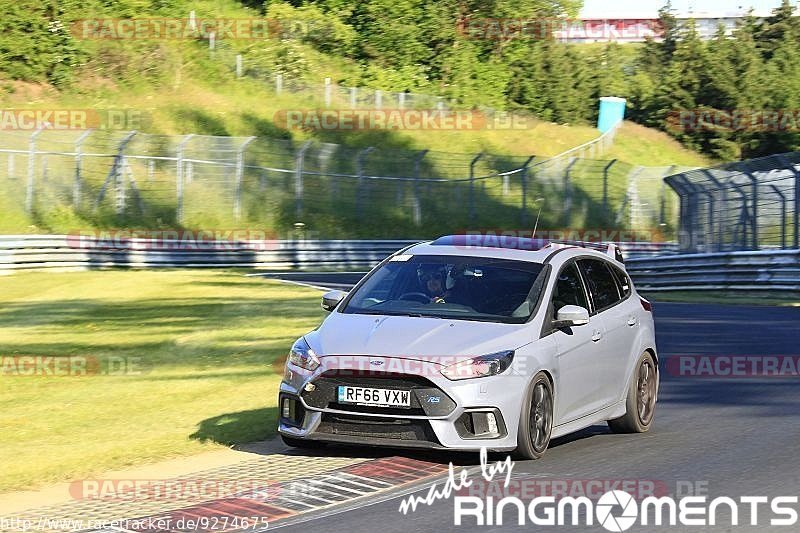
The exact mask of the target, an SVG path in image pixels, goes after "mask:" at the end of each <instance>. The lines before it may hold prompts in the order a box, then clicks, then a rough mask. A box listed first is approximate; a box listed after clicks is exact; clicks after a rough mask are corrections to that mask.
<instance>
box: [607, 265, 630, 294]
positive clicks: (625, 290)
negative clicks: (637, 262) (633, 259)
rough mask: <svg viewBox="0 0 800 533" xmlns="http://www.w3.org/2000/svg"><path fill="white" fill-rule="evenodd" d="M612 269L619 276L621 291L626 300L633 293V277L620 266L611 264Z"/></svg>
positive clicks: (618, 281)
mask: <svg viewBox="0 0 800 533" xmlns="http://www.w3.org/2000/svg"><path fill="white" fill-rule="evenodd" d="M611 270H612V271H613V272H614V274H616V276H617V283H618V288H619V293H620V294H621V295H622V299H623V300H624V299H625V298H627V297H628V296H630V295H631V279H630V278H629V277H628V274H627V273H626V272H625V271H624V270H622V269H621V268H619V267H616V266H614V265H611Z"/></svg>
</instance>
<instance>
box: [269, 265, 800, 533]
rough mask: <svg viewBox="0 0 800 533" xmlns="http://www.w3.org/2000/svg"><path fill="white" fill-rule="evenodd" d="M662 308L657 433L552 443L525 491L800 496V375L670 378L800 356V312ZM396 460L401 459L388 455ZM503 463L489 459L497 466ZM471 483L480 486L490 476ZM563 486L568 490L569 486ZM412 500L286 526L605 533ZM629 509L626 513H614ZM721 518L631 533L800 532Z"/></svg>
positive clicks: (525, 474)
mask: <svg viewBox="0 0 800 533" xmlns="http://www.w3.org/2000/svg"><path fill="white" fill-rule="evenodd" d="M293 281H295V282H302V283H310V284H313V285H317V286H332V285H334V284H336V282H337V281H339V283H338V284H336V286H337V287H344V286H346V285H347V284H348V283H352V279H351V278H348V279H346V280H336V279H335V277H333V278H332V277H331V276H330V275H326V276H325V277H324V279H319V277H317V278H314V276H311V275H306V276H295V277H294V278H293ZM655 300H656V305H655V318H656V327H657V345H658V348H659V353H660V357H661V374H662V381H661V389H660V397H659V404H658V407H657V410H656V419H655V422H654V426H653V428H652V429H651V431H650V432H649V433H646V434H641V435H614V434H612V433H610V431H609V430H608V428H607V427H606V426H594V427H591V428H588V429H587V430H584V431H582V432H580V433H578V434H574V435H571V436H568V437H564V438H561V439H558V440H557V441H554V442H553V443H551V446H550V449H549V450H548V452H547V454H546V456H545V457H544V458H543V459H541V460H539V461H522V462H520V461H518V462H516V463H515V466H514V478H515V482H517V480H525V479H527V480H531V479H533V480H540V481H542V482H544V483H546V484H547V485H546V486H549V487H553V486H555V485H550V484H549V483H551V482H557V481H561V482H566V483H568V484H569V485H568V486H570V487H572V489H570V490H573V489H574V488H575V487H577V486H580V484H581V483H582V481H581V480H592V481H594V482H597V481H598V480H602V481H604V482H615V481H620V482H623V483H627V484H628V485H627V486H628V487H631V486H636V487H644V488H643V490H644V491H647V490H648V489H647V487H653V486H656V487H658V488H659V489H658V490H662V491H666V492H667V493H668V494H670V495H675V496H684V495H687V492H688V491H689V489H686V487H689V486H691V487H695V488H696V490H697V494H699V495H706V496H708V497H709V499H711V498H715V497H717V496H727V497H730V498H733V499H734V500H737V501H738V499H739V498H740V497H742V496H767V497H777V496H798V495H800V453H799V452H800V379H798V378H797V377H796V376H795V377H759V378H735V379H733V378H707V377H693V378H687V377H681V376H679V375H675V374H676V373H675V372H669V371H667V370H666V369H667V365H669V360H670V358H677V357H679V356H686V355H708V356H713V355H720V356H733V355H740V356H770V355H798V354H800V350H799V349H798V346H797V344H798V334H800V308H786V307H784V308H777V307H745V306H722V305H700V304H673V303H658V302H657V298H655ZM673 363H674V361H673ZM403 453H406V454H407V455H408V456H409V457H417V458H420V459H424V460H429V461H433V462H440V463H444V464H447V463H448V462H449V461H454V462H455V463H456V464H457V465H464V464H468V465H477V464H478V461H477V454H475V456H471V455H469V456H465V455H464V454H447V453H419V452H410V453H409V452H403ZM390 454H397V451H396V450H393V451H387V455H390ZM501 459H503V457H495V456H490V461H494V460H501ZM456 472H458V467H457V469H456ZM471 478H475V479H476V481H477V480H479V479H480V474H479V473H478V474H476V475H475V476H471ZM523 482H524V481H523ZM631 483H633V484H634V485H631ZM576 484H578V485H576ZM514 486H518V485H514ZM560 486H561V487H562V488H563V484H562V485H560ZM582 486H584V487H589V486H590V485H589V484H587V483H583V485H582ZM608 487H609V488H615V487H614V486H610V485H609V486H608ZM619 488H624V487H619ZM679 488H680V489H681V490H680V491H679ZM428 489H429V484H427V485H425V486H423V487H420V489H419V490H418V491H417V492H415V493H414V494H416V495H419V496H424V495H425V494H427V492H428ZM659 495H663V494H659ZM404 497H405V496H404V495H398V496H395V497H390V498H389V499H384V500H382V501H377V502H367V503H364V502H361V503H359V504H357V505H353V506H349V507H348V506H347V505H345V506H343V507H340V508H338V509H335V510H334V511H332V512H331V513H326V514H325V515H322V516H309V517H306V518H305V520H304V521H302V522H301V523H294V524H291V523H290V524H287V525H286V526H284V527H280V526H279V525H277V524H276V526H277V527H278V528H280V529H281V530H282V531H287V532H289V531H304V532H308V531H312V532H313V531H334V532H347V533H357V532H381V533H393V532H397V533H408V532H410V531H437V532H443V531H465V530H466V531H471V530H479V531H556V532H559V531H606V530H605V529H604V528H603V527H601V526H599V525H598V524H597V522H596V521H595V523H594V525H593V526H585V525H581V526H572V525H569V526H556V527H541V526H535V525H533V524H531V522H530V521H527V522H526V525H525V526H523V527H519V526H517V525H516V524H515V517H516V514H515V513H511V514H510V515H509V516H510V518H508V519H507V523H511V524H514V525H513V526H509V525H503V526H481V527H476V525H475V522H474V519H467V521H466V522H465V523H464V525H462V526H458V527H456V526H455V525H454V518H453V514H454V505H453V501H452V499H445V500H440V501H437V502H436V503H434V504H433V505H430V506H427V505H423V506H421V507H418V508H417V510H416V511H415V512H412V513H409V514H407V515H403V514H401V513H400V512H399V507H400V502H401V500H402V499H403V498H404ZM792 507H794V508H795V509H798V507H799V506H798V505H793V506H792ZM759 509H760V511H759V512H760V513H764V514H765V515H766V517H767V518H769V517H771V516H773V515H771V513H770V512H769V507H768V506H767V507H760V508H759ZM620 512H621V510H619V509H618V510H617V511H615V514H620ZM719 517H720V519H719V520H720V521H719V524H720V525H718V526H716V527H711V526H693V527H689V526H682V525H678V526H674V527H665V526H661V527H656V526H649V527H648V526H642V525H640V524H638V523H637V524H636V525H634V526H633V527H632V528H631V529H630V530H629V531H643V530H644V531H686V530H688V531H734V532H735V531H763V530H765V529H769V530H776V531H777V530H782V531H800V523H798V524H795V525H794V526H789V527H777V526H774V527H771V528H768V527H765V526H766V524H765V521H764V520H763V517H762V520H760V522H759V523H760V524H761V525H759V526H751V525H750V512H749V507H748V506H744V505H742V506H740V516H739V524H740V525H739V526H733V527H732V526H731V525H730V515H729V514H728V513H725V512H722V513H720V515H719ZM470 520H472V521H470ZM767 523H768V522H767ZM742 524H744V525H742Z"/></svg>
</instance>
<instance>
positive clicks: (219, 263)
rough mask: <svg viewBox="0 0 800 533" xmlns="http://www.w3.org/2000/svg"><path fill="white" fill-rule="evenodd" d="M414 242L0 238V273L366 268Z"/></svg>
mask: <svg viewBox="0 0 800 533" xmlns="http://www.w3.org/2000/svg"><path fill="white" fill-rule="evenodd" d="M414 242H417V241H394V240H386V241H347V240H341V241H317V240H302V241H299V240H298V241H287V240H263V241H214V242H211V241H182V240H170V239H160V240H148V239H129V240H116V241H114V242H110V241H103V240H102V239H93V238H91V239H90V238H87V237H80V236H69V235H7V236H0V272H3V271H5V272H9V271H18V270H29V269H70V270H90V269H101V268H109V267H128V268H170V267H172V268H259V269H271V270H295V269H323V270H336V269H352V268H359V269H368V268H371V267H372V266H373V265H375V264H377V263H378V262H380V261H381V260H382V259H384V258H385V257H386V256H388V255H389V254H391V253H393V252H395V251H397V250H398V249H400V248H402V247H404V246H407V245H409V244H413V243H414Z"/></svg>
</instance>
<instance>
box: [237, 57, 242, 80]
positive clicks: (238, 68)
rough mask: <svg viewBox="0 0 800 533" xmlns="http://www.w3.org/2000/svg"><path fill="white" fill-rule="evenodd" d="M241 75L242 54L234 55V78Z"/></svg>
mask: <svg viewBox="0 0 800 533" xmlns="http://www.w3.org/2000/svg"><path fill="white" fill-rule="evenodd" d="M242 74H243V68H242V54H236V77H237V78H241V77H242Z"/></svg>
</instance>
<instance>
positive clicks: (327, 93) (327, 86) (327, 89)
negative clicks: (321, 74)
mask: <svg viewBox="0 0 800 533" xmlns="http://www.w3.org/2000/svg"><path fill="white" fill-rule="evenodd" d="M330 106H331V79H330V78H325V107H330Z"/></svg>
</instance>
